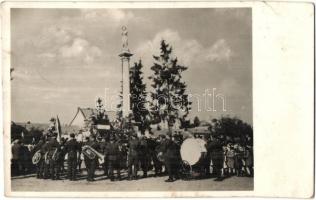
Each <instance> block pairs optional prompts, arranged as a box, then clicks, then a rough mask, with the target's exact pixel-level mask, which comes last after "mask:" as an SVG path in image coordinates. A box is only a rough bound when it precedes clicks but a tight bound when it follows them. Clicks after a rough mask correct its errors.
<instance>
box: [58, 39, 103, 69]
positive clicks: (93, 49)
mask: <svg viewBox="0 0 316 200" xmlns="http://www.w3.org/2000/svg"><path fill="white" fill-rule="evenodd" d="M59 54H60V56H61V57H62V58H79V59H80V58H82V59H83V61H84V62H86V63H93V61H94V60H95V59H96V58H98V57H100V56H101V54H102V52H101V50H100V48H99V47H97V46H93V45H91V44H90V43H89V42H88V41H87V40H85V39H83V38H74V39H73V41H72V43H71V44H70V45H67V44H66V45H64V46H62V47H60V49H59Z"/></svg>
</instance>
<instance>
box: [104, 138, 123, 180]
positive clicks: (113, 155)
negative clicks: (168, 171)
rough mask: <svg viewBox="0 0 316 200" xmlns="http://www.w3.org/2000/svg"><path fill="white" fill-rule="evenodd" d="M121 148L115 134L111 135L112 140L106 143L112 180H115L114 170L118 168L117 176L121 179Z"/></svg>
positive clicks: (106, 154)
mask: <svg viewBox="0 0 316 200" xmlns="http://www.w3.org/2000/svg"><path fill="white" fill-rule="evenodd" d="M119 154H120V149H119V144H118V142H116V141H115V138H114V136H113V135H111V136H110V142H109V143H108V144H107V145H106V149H105V157H106V158H107V162H108V163H107V164H108V170H109V177H110V179H111V181H114V180H115V177H114V170H115V169H116V170H117V178H118V180H120V179H121V167H120V158H119Z"/></svg>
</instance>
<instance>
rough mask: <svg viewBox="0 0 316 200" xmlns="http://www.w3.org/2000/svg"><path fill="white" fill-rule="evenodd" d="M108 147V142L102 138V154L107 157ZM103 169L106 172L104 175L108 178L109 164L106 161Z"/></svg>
mask: <svg viewBox="0 0 316 200" xmlns="http://www.w3.org/2000/svg"><path fill="white" fill-rule="evenodd" d="M106 146H107V141H106V140H105V138H104V137H102V138H101V142H100V150H101V151H100V153H102V154H103V155H105V150H106ZM105 159H106V158H105ZM102 168H103V170H104V174H103V175H105V176H107V175H108V164H107V161H106V160H105V161H104V163H103V165H102Z"/></svg>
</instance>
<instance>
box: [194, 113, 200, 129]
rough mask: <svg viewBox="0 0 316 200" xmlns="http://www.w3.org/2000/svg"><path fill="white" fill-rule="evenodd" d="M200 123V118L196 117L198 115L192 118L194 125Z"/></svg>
mask: <svg viewBox="0 0 316 200" xmlns="http://www.w3.org/2000/svg"><path fill="white" fill-rule="evenodd" d="M200 124H201V122H200V119H199V118H198V116H195V117H194V120H193V125H194V127H197V126H200Z"/></svg>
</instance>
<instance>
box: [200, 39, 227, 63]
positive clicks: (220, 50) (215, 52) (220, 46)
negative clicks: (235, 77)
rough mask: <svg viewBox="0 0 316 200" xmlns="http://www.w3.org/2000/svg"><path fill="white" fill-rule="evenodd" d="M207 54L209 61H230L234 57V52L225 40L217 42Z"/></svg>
mask: <svg viewBox="0 0 316 200" xmlns="http://www.w3.org/2000/svg"><path fill="white" fill-rule="evenodd" d="M206 52H207V55H206V59H207V60H209V61H218V62H220V61H228V60H230V58H231V56H232V50H231V49H230V47H229V45H228V44H227V42H226V41H225V40H224V39H220V40H217V41H216V42H215V44H213V46H211V47H210V48H209V49H208V50H207V51H206Z"/></svg>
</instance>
